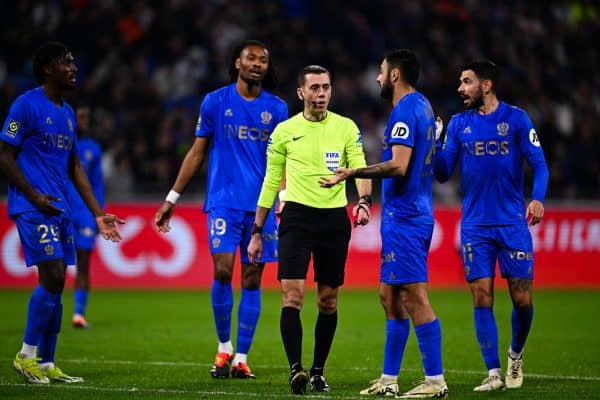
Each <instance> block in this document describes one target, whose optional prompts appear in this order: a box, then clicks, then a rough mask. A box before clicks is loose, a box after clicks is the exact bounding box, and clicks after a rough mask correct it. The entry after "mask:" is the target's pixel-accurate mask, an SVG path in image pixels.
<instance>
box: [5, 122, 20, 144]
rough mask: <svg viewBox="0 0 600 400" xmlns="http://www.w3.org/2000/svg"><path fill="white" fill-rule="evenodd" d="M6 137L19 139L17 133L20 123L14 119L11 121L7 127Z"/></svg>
mask: <svg viewBox="0 0 600 400" xmlns="http://www.w3.org/2000/svg"><path fill="white" fill-rule="evenodd" d="M5 133H6V136H8V137H10V138H13V139H14V138H15V137H17V133H19V123H18V122H17V121H15V120H14V119H11V120H10V121H9V122H8V126H7V127H6V132H5Z"/></svg>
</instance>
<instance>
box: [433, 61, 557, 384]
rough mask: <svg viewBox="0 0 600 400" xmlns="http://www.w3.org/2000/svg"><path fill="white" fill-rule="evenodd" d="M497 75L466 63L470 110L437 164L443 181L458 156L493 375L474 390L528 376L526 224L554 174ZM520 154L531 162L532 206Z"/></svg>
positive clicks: (472, 280)
mask: <svg viewBox="0 0 600 400" xmlns="http://www.w3.org/2000/svg"><path fill="white" fill-rule="evenodd" d="M499 76H500V73H499V71H498V67H497V66H496V65H495V64H494V63H492V62H491V61H475V62H472V63H470V64H467V65H466V66H464V67H463V68H462V69H461V75H460V86H459V87H458V93H459V94H460V96H461V98H462V99H463V105H464V106H465V108H466V109H467V110H466V111H464V112H462V113H460V114H456V115H454V116H452V119H451V120H450V123H449V124H448V129H447V135H446V140H445V144H444V145H443V148H442V140H438V141H437V151H438V157H437V159H436V166H435V175H436V178H437V179H438V180H439V181H441V182H443V181H446V180H448V179H449V178H450V176H452V172H453V170H454V167H455V165H456V163H457V162H458V161H460V177H461V192H462V220H461V233H460V236H461V245H462V256H463V266H464V273H465V278H466V280H467V282H468V284H469V288H470V289H471V293H472V295H473V305H474V317H475V333H476V335H477V339H478V341H479V345H480V348H481V353H482V355H483V360H484V362H485V364H486V367H487V369H488V377H487V378H485V379H484V380H483V382H482V383H481V385H479V386H476V387H475V388H474V390H475V391H493V390H499V389H503V388H504V387H505V385H506V387H507V388H519V387H521V385H522V383H523V372H522V362H523V361H522V353H523V348H524V346H525V341H526V339H527V335H528V334H529V330H530V327H531V322H532V321H533V302H532V281H533V272H534V271H533V269H534V263H533V244H532V239H531V234H530V232H529V230H528V227H527V225H528V222H529V224H530V225H535V224H537V223H539V222H540V221H541V220H542V218H543V216H544V206H543V201H544V197H545V195H546V189H547V187H548V176H549V174H548V167H547V166H546V160H545V158H544V152H543V151H542V147H541V145H540V140H539V137H538V135H537V133H536V131H535V129H534V128H533V124H532V123H531V120H530V119H529V116H528V115H527V113H526V112H525V111H523V110H521V109H520V108H518V107H515V106H512V105H510V104H507V103H504V102H503V101H500V100H498V97H497V94H496V93H497V92H496V91H497V86H498V81H499ZM523 159H526V160H527V162H528V164H529V165H530V166H531V168H532V170H533V194H532V200H531V202H530V203H529V205H528V206H527V207H525V199H524V197H523V181H524V172H523V171H524V169H523ZM496 260H498V263H499V264H500V272H501V274H502V277H503V278H505V279H507V281H508V288H509V291H510V297H511V300H512V303H513V311H512V342H511V345H510V348H509V350H508V367H507V372H506V381H505V382H503V381H502V370H501V368H500V359H499V357H498V329H497V327H496V320H495V318H494V312H493V305H494V277H495V268H496Z"/></svg>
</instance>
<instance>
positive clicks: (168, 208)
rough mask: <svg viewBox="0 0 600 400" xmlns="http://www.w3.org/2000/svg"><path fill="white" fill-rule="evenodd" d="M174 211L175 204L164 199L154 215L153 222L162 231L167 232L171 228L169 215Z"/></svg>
mask: <svg viewBox="0 0 600 400" xmlns="http://www.w3.org/2000/svg"><path fill="white" fill-rule="evenodd" d="M174 212H175V204H173V203H171V202H169V201H165V202H163V203H162V205H161V206H160V208H159V209H158V211H157V212H156V214H155V215H154V224H156V227H157V228H158V230H159V231H160V232H162V233H167V232H169V231H170V230H171V225H169V222H171V217H172V216H173V213H174Z"/></svg>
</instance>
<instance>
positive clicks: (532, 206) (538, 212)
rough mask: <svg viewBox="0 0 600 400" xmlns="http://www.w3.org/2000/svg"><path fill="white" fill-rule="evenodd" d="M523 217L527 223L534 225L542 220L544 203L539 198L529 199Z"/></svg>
mask: <svg viewBox="0 0 600 400" xmlns="http://www.w3.org/2000/svg"><path fill="white" fill-rule="evenodd" d="M525 218H527V223H528V224H529V225H536V224H539V223H540V222H542V218H544V205H543V204H542V202H541V201H539V200H531V203H529V205H528V206H527V211H526V212H525Z"/></svg>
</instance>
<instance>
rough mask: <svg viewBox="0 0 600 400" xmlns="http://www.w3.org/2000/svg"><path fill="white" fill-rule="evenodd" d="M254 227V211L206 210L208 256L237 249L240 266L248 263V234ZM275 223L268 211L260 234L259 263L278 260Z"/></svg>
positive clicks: (232, 251) (272, 213) (218, 208)
mask: <svg viewBox="0 0 600 400" xmlns="http://www.w3.org/2000/svg"><path fill="white" fill-rule="evenodd" d="M253 224H254V212H248V211H241V210H234V209H231V208H224V207H215V208H212V209H210V210H209V211H208V223H207V228H208V244H209V247H210V253H211V254H215V253H234V254H235V252H236V250H237V248H238V246H239V248H240V258H241V259H242V263H244V264H248V263H250V260H249V258H248V244H249V243H250V237H251V235H250V231H251V230H252V225H253ZM278 237H279V232H278V230H277V220H276V219H275V212H274V211H273V210H271V212H270V213H269V215H268V216H267V219H266V220H265V225H264V227H263V233H262V243H263V257H262V262H272V261H277V239H278Z"/></svg>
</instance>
